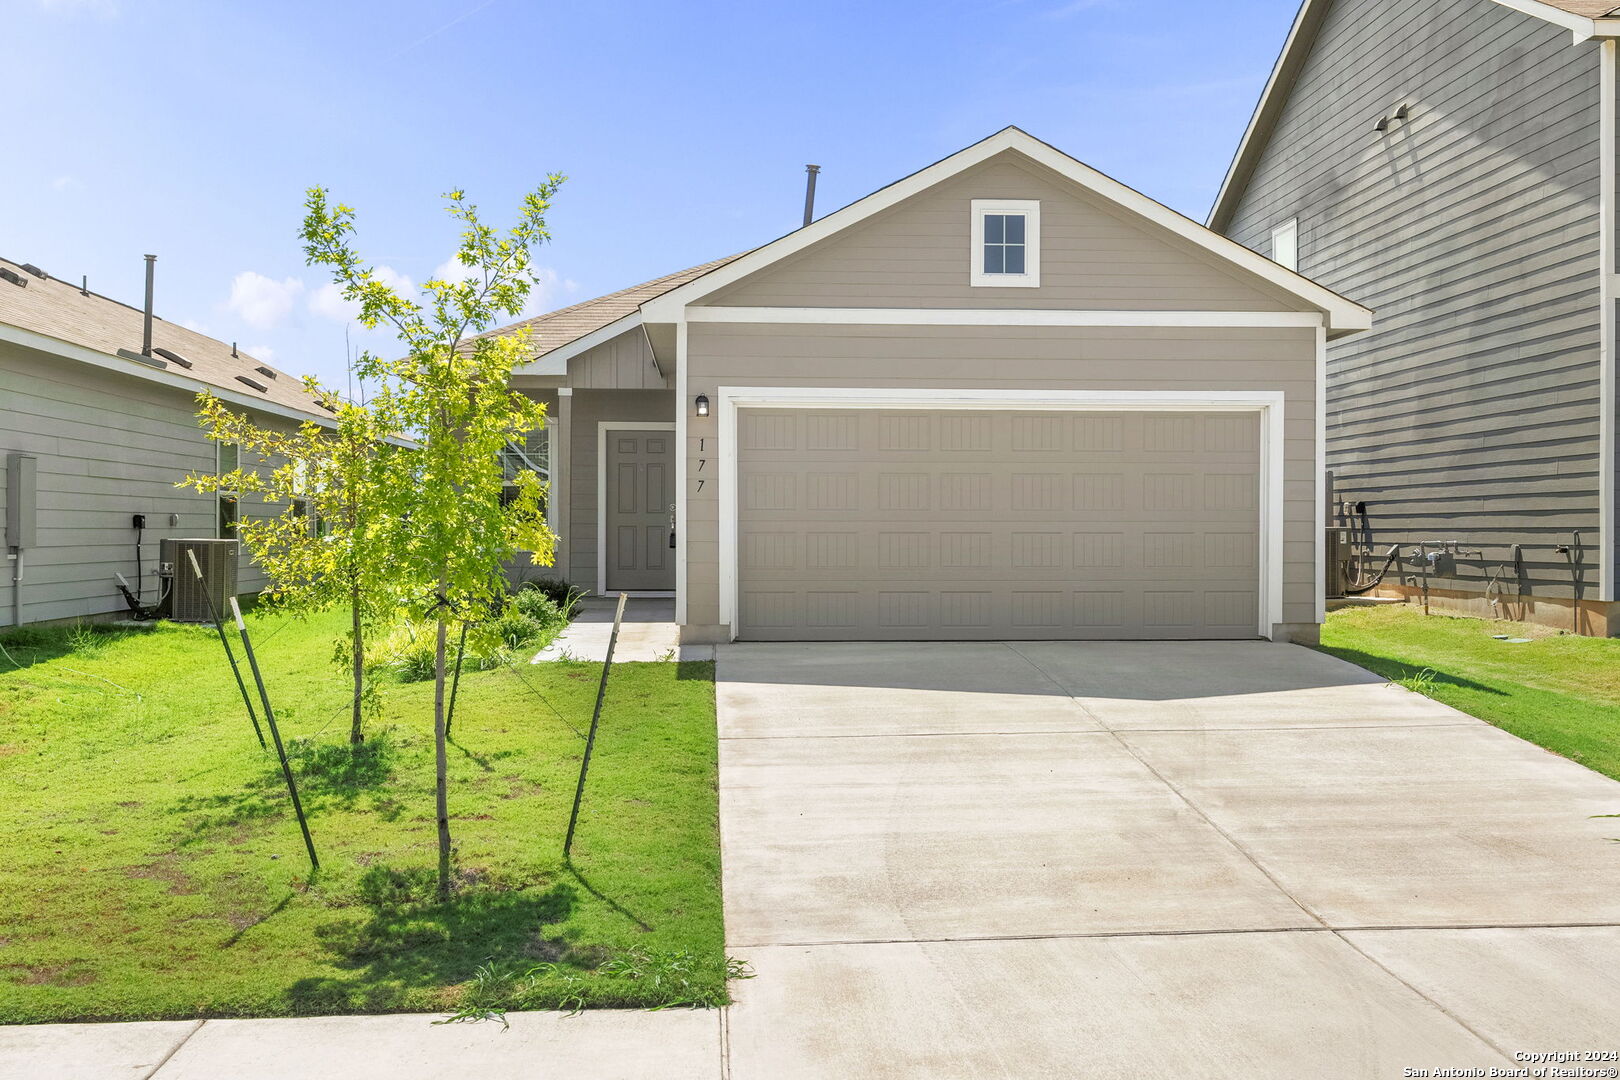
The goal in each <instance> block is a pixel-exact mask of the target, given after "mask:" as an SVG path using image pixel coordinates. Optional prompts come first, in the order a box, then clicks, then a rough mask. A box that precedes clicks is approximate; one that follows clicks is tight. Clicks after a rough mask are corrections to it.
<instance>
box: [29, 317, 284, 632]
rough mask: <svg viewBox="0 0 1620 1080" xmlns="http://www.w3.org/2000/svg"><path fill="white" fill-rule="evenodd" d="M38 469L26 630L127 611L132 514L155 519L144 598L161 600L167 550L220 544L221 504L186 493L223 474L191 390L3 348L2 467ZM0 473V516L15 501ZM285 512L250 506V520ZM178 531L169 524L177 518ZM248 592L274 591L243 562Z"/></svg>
mask: <svg viewBox="0 0 1620 1080" xmlns="http://www.w3.org/2000/svg"><path fill="white" fill-rule="evenodd" d="M11 453H20V454H31V455H33V456H35V457H36V458H37V459H38V478H37V479H38V498H37V504H36V505H37V507H38V518H37V521H38V530H39V532H38V546H37V547H35V548H34V549H32V550H30V551H27V552H25V553H24V559H25V566H24V576H23V586H22V590H23V591H22V598H23V612H22V617H23V621H24V622H25V623H27V622H36V621H42V620H47V619H65V618H74V617H79V616H91V615H100V614H106V613H109V612H119V611H123V610H125V606H124V602H123V599H122V597H120V596H119V595H118V592H117V588H116V586H115V584H114V578H113V575H114V573H122V574H123V575H124V576H125V577H126V578H128V579H129V580H130V582H131V583H132V584H133V583H134V582H135V580H136V574H135V531H134V529H132V528H131V527H130V518H131V515H133V514H145V515H146V520H147V526H148V527H147V529H146V531H145V535H144V538H143V544H142V549H141V554H142V559H143V569H144V570H145V586H146V589H145V599H146V600H147V601H148V602H150V601H152V600H153V599H155V598H156V596H157V578H156V577H155V576H153V574H152V570H153V568H154V567H155V566H156V565H157V560H158V556H159V550H160V547H161V544H160V540H161V539H162V538H164V537H169V536H213V535H214V534H215V531H216V517H215V513H216V510H215V506H216V504H215V500H214V497H213V496H211V495H202V494H198V493H197V492H194V491H184V490H181V489H178V488H176V487H175V486H174V485H175V482H176V481H178V480H180V479H181V478H182V477H184V476H185V475H186V474H187V473H188V472H193V471H196V472H212V471H213V470H214V467H215V444H214V443H213V442H211V441H209V440H208V439H207V438H206V437H205V436H204V434H203V432H202V429H201V428H200V427H199V426H198V423H197V419H196V416H195V403H194V402H193V400H192V398H191V396H190V395H189V394H187V393H185V392H183V391H177V390H172V389H169V388H167V387H161V386H155V385H153V384H151V383H148V382H145V381H143V380H141V379H139V378H135V377H133V376H130V377H122V376H119V375H117V374H113V373H108V372H101V371H98V370H96V369H94V368H91V367H89V366H87V365H84V364H79V363H75V362H73V361H69V360H64V359H61V358H58V357H51V356H47V355H45V354H42V353H38V352H34V351H32V350H29V349H24V348H22V347H20V346H13V345H0V456H3V455H8V454H11ZM4 485H5V472H4V470H3V469H0V507H3V506H4V505H5V503H6V501H7V500H8V499H9V498H10V493H9V492H7V491H5V490H4ZM281 509H282V508H281V507H277V506H269V505H266V504H265V503H263V502H262V501H259V500H250V499H244V500H243V502H242V504H241V513H242V515H243V516H244V517H247V516H261V515H268V514H275V513H278V512H279V511H280V510H281ZM170 514H175V515H178V516H179V524H178V525H175V526H170V525H169V515H170ZM0 578H3V580H0V622H4V623H7V624H9V622H10V619H11V611H12V593H11V590H12V585H11V571H10V563H9V561H8V562H7V564H6V569H5V570H4V572H3V573H0ZM238 581H239V585H240V587H241V589H242V591H243V592H254V591H257V590H259V589H262V588H263V587H264V586H265V584H266V580H265V578H264V575H263V574H261V573H260V572H259V571H258V570H257V569H256V568H255V567H254V566H253V564H252V563H251V562H250V561H249V560H248V559H247V558H246V557H245V556H244V557H243V558H242V562H241V566H240V573H239V578H238Z"/></svg>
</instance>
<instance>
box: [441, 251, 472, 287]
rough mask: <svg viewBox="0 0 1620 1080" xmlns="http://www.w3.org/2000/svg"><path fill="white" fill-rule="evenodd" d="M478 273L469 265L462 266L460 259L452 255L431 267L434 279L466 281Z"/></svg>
mask: <svg viewBox="0 0 1620 1080" xmlns="http://www.w3.org/2000/svg"><path fill="white" fill-rule="evenodd" d="M477 273H478V271H477V270H474V269H473V268H472V267H470V266H463V265H462V263H461V260H460V259H458V258H456V257H455V256H454V255H452V256H450V257H449V258H448V259H446V260H444V262H442V263H440V264H439V265H438V266H435V267H434V268H433V280H435V281H466V280H467V279H468V278H471V277H474V276H475V275H476V274H477Z"/></svg>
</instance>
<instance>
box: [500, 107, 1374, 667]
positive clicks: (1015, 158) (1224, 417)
mask: <svg viewBox="0 0 1620 1080" xmlns="http://www.w3.org/2000/svg"><path fill="white" fill-rule="evenodd" d="M1370 318H1371V316H1370V313H1369V312H1368V311H1367V310H1366V309H1365V308H1362V307H1360V306H1359V305H1357V304H1355V303H1353V302H1351V301H1349V300H1346V299H1344V298H1343V297H1341V296H1338V295H1337V294H1335V293H1332V292H1330V291H1328V290H1327V289H1324V288H1322V287H1321V286H1318V285H1316V284H1314V283H1313V282H1311V281H1309V280H1307V279H1305V278H1303V277H1301V276H1299V275H1298V274H1295V273H1293V272H1292V271H1289V270H1285V269H1283V268H1282V267H1280V266H1278V265H1277V264H1275V263H1273V262H1271V261H1270V260H1269V259H1265V258H1263V257H1261V256H1259V255H1256V254H1255V253H1254V252H1252V251H1250V250H1248V249H1246V248H1244V247H1242V246H1241V245H1239V244H1236V243H1234V242H1232V241H1230V240H1227V239H1225V238H1223V237H1220V236H1218V235H1216V234H1215V233H1212V232H1210V231H1209V230H1207V229H1205V228H1204V227H1202V226H1201V225H1198V224H1196V223H1194V222H1192V221H1190V220H1188V219H1187V218H1184V217H1182V216H1180V215H1178V214H1176V213H1174V212H1172V211H1170V210H1168V209H1166V208H1165V207H1163V206H1161V205H1159V204H1158V203H1155V202H1153V201H1152V200H1150V199H1148V198H1146V197H1145V196H1143V195H1141V194H1139V193H1137V192H1135V191H1132V190H1131V189H1129V188H1126V187H1125V186H1123V185H1121V184H1119V183H1117V182H1115V181H1113V180H1111V179H1109V178H1108V177H1106V176H1103V175H1102V174H1100V173H1098V172H1096V171H1095V170H1092V169H1090V168H1088V167H1087V166H1085V165H1083V164H1081V163H1080V162H1078V161H1076V160H1074V159H1073V158H1070V157H1068V156H1067V155H1064V154H1062V153H1060V152H1059V151H1057V150H1055V149H1053V148H1052V147H1050V146H1048V145H1047V144H1045V143H1042V142H1040V141H1039V140H1037V139H1034V138H1032V137H1031V136H1029V135H1027V134H1025V133H1024V132H1022V131H1019V130H1017V129H1016V128H1008V129H1006V130H1004V131H1002V132H999V133H998V134H996V135H994V136H992V137H990V138H989V139H986V140H984V141H983V142H980V143H977V144H975V145H974V146H971V147H969V148H967V149H966V150H963V151H961V152H959V153H957V154H954V155H952V156H951V157H949V158H946V159H945V160H943V161H940V162H937V163H935V164H934V165H931V166H929V167H928V168H926V169H923V170H922V171H920V172H918V173H915V174H913V175H912V176H910V177H907V178H906V179H904V180H902V181H900V182H898V183H895V184H892V185H890V186H889V187H886V188H883V189H882V190H880V191H878V192H875V193H874V194H872V195H869V196H867V197H866V198H864V199H861V200H859V201H857V202H855V203H852V204H851V205H849V206H846V207H844V208H843V209H841V210H839V211H837V212H835V213H832V214H830V215H828V216H826V217H824V218H822V219H820V220H818V221H816V222H814V223H812V224H810V225H808V226H806V227H805V228H803V229H800V230H798V231H797V232H794V233H791V234H789V235H787V236H785V237H782V238H781V239H779V240H776V241H774V242H772V243H770V244H766V245H764V246H763V247H760V248H757V249H755V250H753V251H751V252H748V253H746V254H744V255H741V256H735V257H733V258H730V259H724V260H720V261H718V262H716V263H711V264H707V265H705V266H702V267H697V268H694V269H693V270H690V271H686V272H685V273H683V274H677V275H673V276H671V277H669V278H664V279H661V280H659V281H655V282H649V283H647V284H646V285H642V286H638V287H637V288H635V289H630V290H626V291H625V292H622V293H617V294H614V296H612V297H605V298H603V299H602V300H600V301H591V302H589V303H587V304H581V305H576V306H575V307H573V308H569V309H566V310H565V311H563V312H557V313H553V314H552V315H548V316H543V317H542V318H541V319H539V320H534V321H533V322H532V323H531V329H532V331H533V332H534V334H535V336H536V340H537V341H538V343H539V349H538V350H537V355H536V358H535V360H534V362H533V363H531V364H530V365H528V366H527V367H526V368H524V369H521V370H520V372H519V373H518V374H517V375H516V376H515V380H516V384H517V385H518V386H519V387H521V388H523V389H525V390H527V391H528V392H530V393H533V394H535V395H536V396H539V397H541V398H542V399H544V400H545V401H546V402H547V403H548V405H550V406H551V417H552V419H551V431H550V436H551V439H552V446H553V453H552V455H551V466H552V481H553V489H554V496H555V500H556V506H557V513H556V524H557V528H558V531H559V534H560V535H561V537H562V544H561V550H560V555H559V567H560V568H561V572H563V573H564V574H565V575H566V576H568V577H569V578H570V579H572V580H573V581H575V582H576V583H579V584H583V585H586V586H588V587H592V588H595V589H597V590H599V591H607V592H615V591H621V590H622V591H630V592H639V593H654V594H659V593H666V594H669V595H672V596H673V597H674V599H675V606H676V613H677V619H678V621H679V622H680V623H681V627H682V635H683V639H684V640H689V641H727V640H733V639H744V640H857V641H858V640H897V639H898V640H964V639H966V640H971V639H998V640H999V639H1048V638H1049V639H1070V638H1139V639H1158V638H1272V639H1278V640H1299V641H1309V640H1314V638H1315V636H1316V633H1317V628H1318V626H1319V624H1320V622H1321V617H1322V552H1321V545H1320V538H1321V535H1322V514H1323V503H1322V498H1321V495H1322V492H1321V477H1322V441H1321V435H1322V421H1321V416H1322V396H1321V393H1322V381H1321V366H1322V363H1323V358H1324V355H1325V349H1326V342H1327V340H1328V339H1329V338H1335V337H1339V336H1342V335H1345V334H1349V333H1353V332H1356V331H1359V330H1364V329H1366V328H1367V327H1368V326H1369V325H1370Z"/></svg>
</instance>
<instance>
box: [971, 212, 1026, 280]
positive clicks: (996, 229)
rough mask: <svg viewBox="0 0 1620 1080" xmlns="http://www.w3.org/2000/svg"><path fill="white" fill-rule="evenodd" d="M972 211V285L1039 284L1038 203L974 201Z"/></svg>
mask: <svg viewBox="0 0 1620 1080" xmlns="http://www.w3.org/2000/svg"><path fill="white" fill-rule="evenodd" d="M972 212H973V222H972V227H971V232H972V237H973V243H972V252H971V254H970V258H971V259H972V260H973V262H972V264H971V266H970V271H971V273H970V275H969V277H970V280H971V282H972V284H974V285H991V286H996V285H999V286H1011V287H1013V288H1019V287H1023V288H1033V287H1035V286H1037V285H1039V284H1040V283H1041V204H1040V203H1039V202H1037V201H1035V200H1033V199H974V200H973V202H972Z"/></svg>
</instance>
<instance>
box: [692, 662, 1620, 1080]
mask: <svg viewBox="0 0 1620 1080" xmlns="http://www.w3.org/2000/svg"><path fill="white" fill-rule="evenodd" d="M718 678H719V684H718V687H717V695H718V702H719V718H720V734H721V758H720V760H721V765H720V785H721V832H722V847H723V855H722V863H723V866H724V873H725V905H726V929H727V940H728V950H729V951H730V952H731V953H733V954H735V955H738V956H741V957H744V958H746V959H748V960H749V961H751V962H752V963H753V965H754V967H755V970H756V971H757V973H758V977H757V978H756V979H754V980H751V981H749V982H745V983H741V984H738V985H736V986H735V987H734V992H735V993H736V995H737V997H738V1004H736V1005H734V1006H733V1007H732V1008H731V1009H730V1010H729V1014H728V1017H727V1046H728V1057H729V1065H730V1069H731V1074H730V1075H731V1077H732V1078H734V1080H797V1078H809V1077H818V1078H819V1077H828V1078H832V1077H852V1076H859V1077H863V1078H884V1077H894V1078H901V1077H907V1078H909V1077H928V1078H930V1080H938V1078H952V1077H961V1078H964V1080H967V1078H973V1080H977V1078H982V1077H1036V1076H1040V1077H1045V1076H1050V1077H1070V1076H1076V1077H1080V1076H1083V1077H1087V1078H1088V1080H1090V1078H1108V1077H1120V1078H1125V1077H1144V1076H1151V1077H1176V1078H1202V1077H1237V1076H1241V1077H1245V1078H1266V1077H1276V1078H1278V1080H1282V1078H1293V1077H1333V1078H1337V1080H1358V1078H1363V1077H1366V1078H1385V1077H1399V1076H1402V1075H1415V1074H1406V1073H1405V1072H1404V1070H1406V1069H1409V1068H1410V1069H1436V1068H1465V1067H1482V1068H1487V1069H1488V1068H1489V1067H1491V1066H1496V1067H1498V1068H1510V1067H1514V1066H1515V1064H1516V1063H1515V1061H1514V1058H1513V1056H1514V1054H1515V1052H1518V1051H1535V1050H1545V1049H1549V1048H1554V1049H1590V1050H1613V1049H1620V1046H1617V1045H1616V1037H1615V1031H1616V1027H1615V1018H1616V1017H1617V1016H1620V855H1617V854H1616V848H1615V845H1614V844H1613V843H1611V842H1610V841H1609V840H1608V837H1611V836H1620V822H1617V821H1614V820H1607V821H1605V820H1600V819H1597V818H1595V817H1594V816H1593V815H1598V814H1605V813H1617V812H1620V783H1615V782H1614V781H1612V780H1609V779H1607V778H1606V777H1603V776H1600V775H1598V774H1597V773H1594V772H1591V771H1589V770H1587V769H1585V768H1583V767H1581V766H1579V765H1576V764H1574V763H1573V762H1570V761H1567V760H1565V759H1563V758H1559V757H1556V756H1554V755H1552V754H1549V753H1546V752H1545V751H1543V750H1541V749H1539V748H1537V747H1535V746H1532V745H1531V744H1529V743H1526V742H1523V741H1521V740H1519V739H1516V738H1514V737H1513V736H1511V735H1508V734H1506V733H1504V732H1502V731H1500V730H1498V729H1496V728H1493V727H1491V726H1489V725H1487V724H1484V723H1481V722H1480V721H1477V720H1475V719H1473V718H1471V717H1468V716H1465V715H1463V714H1461V713H1458V712H1456V711H1454V710H1452V709H1449V708H1447V707H1445V706H1443V705H1439V704H1437V703H1435V702H1432V701H1429V700H1428V699H1426V698H1422V697H1420V696H1418V695H1415V694H1412V693H1409V692H1408V691H1406V690H1404V689H1401V688H1399V687H1394V686H1390V685H1388V684H1386V683H1385V682H1384V681H1383V680H1381V679H1379V678H1377V677H1376V676H1373V675H1372V674H1370V673H1368V672H1366V671H1363V670H1361V669H1359V668H1355V667H1352V666H1350V665H1348V664H1344V663H1342V662H1340V661H1338V660H1335V659H1333V658H1331V657H1328V656H1326V655H1323V654H1321V653H1316V652H1313V651H1310V650H1307V649H1303V648H1299V647H1296V646H1288V645H1273V644H1269V643H1261V642H1254V643H1248V642H1185V643H1040V644H1029V643H1017V644H1011V645H996V644H943V643H942V644H898V645H888V644H884V645H874V644H864V645H784V646H773V645H732V646H724V647H722V648H721V649H720V655H719V667H718ZM1437 1075H1438V1074H1437Z"/></svg>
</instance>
